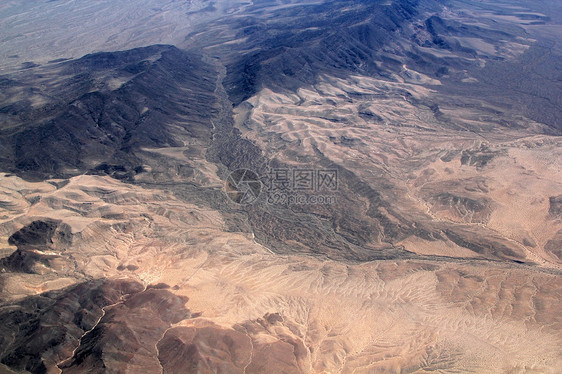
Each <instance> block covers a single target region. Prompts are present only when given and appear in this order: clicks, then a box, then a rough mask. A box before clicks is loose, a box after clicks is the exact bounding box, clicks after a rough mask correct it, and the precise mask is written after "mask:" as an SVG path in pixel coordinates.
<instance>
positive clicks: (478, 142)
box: [235, 71, 562, 268]
mask: <svg viewBox="0 0 562 374" xmlns="http://www.w3.org/2000/svg"><path fill="white" fill-rule="evenodd" d="M403 72H404V71H403ZM407 76H408V77H412V76H415V73H412V72H411V71H408V74H407ZM419 79H420V84H416V83H410V82H411V80H410V82H408V81H406V79H404V77H402V76H400V75H396V76H394V77H393V80H378V79H374V78H369V77H361V76H350V77H349V78H347V79H342V78H335V77H330V76H323V77H322V78H321V79H320V80H319V82H318V83H317V84H316V85H315V86H313V87H308V88H301V89H299V90H298V91H297V92H292V93H291V92H273V91H271V90H269V89H264V90H262V91H261V92H259V93H258V94H257V95H256V96H254V97H252V98H251V99H249V100H248V101H247V103H244V104H243V105H241V106H240V107H239V108H237V109H236V117H235V118H236V124H237V126H238V128H239V129H240V130H241V131H242V132H243V134H244V136H245V137H247V138H248V139H250V140H252V141H254V142H256V143H257V144H258V145H259V146H260V147H261V148H262V149H264V150H266V153H267V156H268V157H275V158H278V159H279V160H281V161H283V162H286V163H288V164H291V162H292V161H291V160H294V153H297V154H298V155H300V156H303V157H305V156H311V157H312V156H314V155H315V152H316V151H317V150H318V151H320V152H321V153H322V155H323V156H324V157H327V158H329V159H330V160H332V161H333V162H335V163H337V164H339V165H341V166H343V167H345V168H347V169H349V170H352V171H353V172H354V173H355V174H356V175H358V176H360V177H361V179H362V180H363V181H365V182H367V183H369V184H370V185H371V186H373V188H375V189H376V190H377V191H380V192H381V193H382V194H384V193H385V191H384V189H381V188H379V186H381V184H382V183H383V182H384V183H390V184H392V186H393V192H392V193H393V194H394V196H398V200H396V199H394V200H392V201H393V203H394V204H395V205H396V207H397V208H398V209H400V210H401V211H402V212H403V213H404V214H405V215H406V216H407V215H408V214H412V212H414V211H418V212H422V213H423V214H425V216H423V214H422V213H420V214H422V216H420V217H422V219H424V220H427V219H430V220H433V221H443V222H456V223H463V224H464V223H466V224H469V225H471V226H472V227H473V228H474V229H475V230H478V227H480V226H482V227H486V228H487V229H490V230H492V231H493V232H495V233H497V234H498V235H500V236H501V237H503V238H504V239H506V240H508V241H509V242H511V243H513V244H515V246H516V247H517V248H519V249H520V251H522V253H525V254H526V257H527V259H528V260H530V261H533V262H536V263H539V264H542V265H546V266H549V267H555V268H559V266H560V264H559V262H558V259H557V258H556V257H554V256H552V255H551V254H549V253H546V252H545V251H544V250H543V247H544V245H545V243H546V242H548V240H550V239H551V238H552V237H553V236H554V235H555V234H556V232H558V231H559V230H561V229H562V222H561V221H560V220H556V219H553V218H552V217H550V216H549V197H551V196H557V195H559V194H560V192H561V191H562V164H561V161H560V160H562V142H561V140H560V139H559V138H558V137H555V136H547V135H538V134H540V133H541V132H543V131H544V130H545V127H544V126H543V125H541V124H539V123H536V122H533V121H531V120H529V119H527V118H523V117H520V116H517V115H510V114H509V113H502V116H505V118H506V121H507V122H508V123H509V127H507V126H502V125H500V124H498V123H497V121H496V118H497V116H494V114H493V113H494V112H495V111H498V110H499V109H498V108H494V107H492V106H490V104H487V103H485V102H483V101H477V100H473V101H472V102H469V103H465V104H467V105H466V106H460V105H459V104H458V103H457V102H455V101H454V99H449V98H446V99H445V100H443V102H444V104H440V106H439V107H438V109H437V110H438V113H435V112H434V110H435V109H434V108H431V106H430V104H431V103H432V101H433V98H435V97H437V96H436V95H437V94H436V92H435V89H433V88H432V87H436V85H437V84H438V83H439V82H429V85H428V82H427V79H424V78H423V77H422V76H421V75H420V78H419ZM422 84H423V86H422ZM470 155H475V156H470ZM484 156H485V157H488V156H489V159H487V160H485V161H478V160H480V159H479V158H478V157H484ZM472 157H474V160H476V161H474V163H473V161H471V160H473V159H472ZM463 159H464V160H465V161H464V164H463V162H462V160H463ZM481 162H484V164H480V163H481ZM445 193H451V194H454V195H455V196H457V197H461V198H466V199H471V201H474V202H476V203H477V204H481V205H485V208H484V209H483V210H482V211H481V212H474V211H470V210H468V211H467V210H466V209H465V207H463V206H458V205H447V206H445V207H443V206H442V205H439V204H437V202H438V201H439V200H438V198H439V196H440V194H441V195H442V194H445ZM389 196H390V195H389ZM389 198H390V197H389ZM436 199H437V200H436ZM423 217H425V218H423ZM418 218H419V217H418ZM402 244H403V245H405V246H406V248H407V249H408V250H410V251H413V252H417V253H423V254H432V255H444V256H458V257H465V256H470V254H471V252H470V251H468V250H466V249H463V248H460V247H459V246H457V245H455V244H454V243H452V242H448V243H445V242H424V241H423V240H421V239H414V238H408V239H406V240H405V241H404V242H403V243H402ZM472 255H474V253H472Z"/></svg>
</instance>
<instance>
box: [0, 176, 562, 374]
mask: <svg viewBox="0 0 562 374" xmlns="http://www.w3.org/2000/svg"><path fill="white" fill-rule="evenodd" d="M55 182H56V181H53V183H49V182H43V183H27V182H24V181H22V180H21V179H19V178H17V177H13V176H5V175H4V176H2V177H1V178H0V189H1V191H2V196H6V198H3V204H2V205H1V206H0V217H1V222H0V230H1V232H0V234H1V235H2V243H1V245H0V246H1V247H5V248H6V247H7V243H6V238H7V236H8V235H9V234H10V233H12V232H14V231H15V230H17V229H18V228H20V227H22V226H23V225H24V224H27V223H29V222H30V221H32V220H35V219H40V218H52V219H58V220H61V221H62V222H63V226H64V225H68V229H69V230H70V231H71V232H72V244H71V245H65V244H64V243H58V242H55V243H54V244H53V246H52V248H51V249H50V251H51V252H50V253H51V254H52V255H53V256H55V257H57V258H58V260H56V261H53V262H52V263H53V264H54V265H53V266H52V267H51V268H45V269H43V270H44V271H43V274H24V273H19V274H15V273H12V274H10V276H9V277H6V276H2V281H3V283H2V291H1V292H2V293H1V295H2V299H4V300H5V299H6V298H10V299H18V298H20V297H23V296H25V295H34V294H38V293H40V292H44V291H47V290H52V289H59V288H62V287H64V286H67V285H70V284H73V283H76V282H80V281H83V280H85V279H89V278H91V277H93V278H97V277H116V278H124V277H125V278H133V279H138V280H140V281H142V282H143V283H145V284H155V283H160V282H163V283H166V284H168V285H169V286H170V287H172V288H170V290H171V291H172V292H174V293H177V294H181V295H186V296H188V297H189V301H188V303H187V307H188V308H190V309H191V310H192V311H193V312H201V313H202V315H201V316H200V317H198V318H195V319H189V320H184V321H182V322H180V323H179V324H178V325H180V326H181V325H184V326H202V325H206V324H208V323H209V322H212V323H213V324H215V325H216V326H222V327H223V328H225V329H231V328H232V327H233V326H234V325H235V324H241V323H245V322H246V321H255V320H257V319H258V318H261V317H263V316H264V315H265V314H266V313H279V314H280V315H281V317H282V320H283V321H282V323H277V324H276V325H275V326H273V327H271V328H269V329H268V330H267V331H262V332H261V333H260V334H259V335H256V336H252V338H253V339H255V341H262V342H264V341H265V342H268V341H269V342H275V341H278V340H279V339H284V338H283V337H286V336H291V337H293V338H295V339H298V340H301V341H302V342H304V344H305V347H306V355H305V357H304V358H303V359H302V360H301V361H299V365H300V366H299V367H300V370H301V371H302V372H306V373H338V372H341V373H370V372H377V371H380V372H399V371H401V370H407V371H410V370H411V371H415V372H420V373H421V372H428V371H430V370H437V369H441V370H445V371H448V370H449V371H450V370H455V369H457V370H464V371H467V370H468V371H476V372H481V373H497V372H533V371H535V372H543V373H555V372H556V369H555V368H557V367H560V366H561V365H562V358H561V357H562V351H561V350H560V347H562V331H561V329H562V315H561V314H560V310H561V309H560V308H561V307H562V305H561V304H560V303H561V300H562V297H561V296H562V287H561V286H560V284H561V283H560V276H559V275H558V276H557V275H549V274H547V273H541V272H540V271H536V270H533V269H531V268H525V267H518V268H514V267H508V266H507V265H505V266H504V265H501V264H496V265H494V264H493V263H479V264H470V263H465V264H460V263H458V264H457V263H454V262H452V263H445V262H440V263H433V264H432V263H430V262H424V261H379V262H372V263H364V264H351V263H344V262H335V261H330V260H325V259H321V258H314V257H306V256H298V255H291V256H281V255H274V254H272V253H271V252H269V251H268V250H267V249H265V248H264V247H262V246H260V245H258V244H256V243H255V242H254V241H253V238H252V236H251V235H249V234H245V233H236V232H225V231H224V223H223V221H222V218H221V215H220V214H219V213H218V212H216V211H212V210H209V209H202V208H199V207H196V206H194V205H190V204H186V203H184V202H181V201H178V200H177V199H175V198H174V197H173V196H170V195H168V194H166V193H163V192H160V191H153V190H148V189H143V188H140V187H135V186H131V185H128V184H123V183H120V182H118V181H115V180H112V179H110V178H107V177H98V176H79V177H75V178H72V179H71V180H70V182H69V183H68V185H66V186H63V187H60V188H57V187H55V186H54V185H53V184H56V183H55ZM59 186H60V184H59ZM31 202H34V203H31ZM13 249H15V248H13ZM119 265H121V266H127V265H134V267H130V269H131V270H127V269H124V270H117V268H118V266H119ZM121 269H122V267H121Z"/></svg>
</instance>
